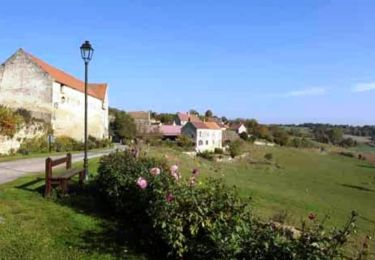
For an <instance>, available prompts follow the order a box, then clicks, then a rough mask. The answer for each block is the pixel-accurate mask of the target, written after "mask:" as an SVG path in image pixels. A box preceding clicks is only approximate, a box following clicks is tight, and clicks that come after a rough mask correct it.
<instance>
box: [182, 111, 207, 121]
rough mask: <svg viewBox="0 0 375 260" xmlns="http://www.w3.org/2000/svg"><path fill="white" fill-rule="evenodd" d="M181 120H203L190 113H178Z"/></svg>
mask: <svg viewBox="0 0 375 260" xmlns="http://www.w3.org/2000/svg"><path fill="white" fill-rule="evenodd" d="M177 116H178V118H179V119H180V121H186V122H187V121H190V122H202V121H201V120H200V119H199V117H198V116H196V115H193V114H189V113H177Z"/></svg>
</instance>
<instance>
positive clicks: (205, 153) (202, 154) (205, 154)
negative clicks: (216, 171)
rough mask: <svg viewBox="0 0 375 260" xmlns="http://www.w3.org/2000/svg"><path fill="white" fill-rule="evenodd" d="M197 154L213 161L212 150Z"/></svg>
mask: <svg viewBox="0 0 375 260" xmlns="http://www.w3.org/2000/svg"><path fill="white" fill-rule="evenodd" d="M197 156H199V157H202V158H204V159H206V160H209V161H213V159H214V157H215V156H214V154H213V153H212V152H209V151H204V152H200V153H197Z"/></svg>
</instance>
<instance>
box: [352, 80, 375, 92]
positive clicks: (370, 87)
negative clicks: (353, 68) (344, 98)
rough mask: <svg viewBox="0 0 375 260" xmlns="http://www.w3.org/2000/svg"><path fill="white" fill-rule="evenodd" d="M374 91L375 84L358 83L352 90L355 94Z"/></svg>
mask: <svg viewBox="0 0 375 260" xmlns="http://www.w3.org/2000/svg"><path fill="white" fill-rule="evenodd" d="M374 90H375V82H370V83H358V84H356V85H355V86H354V87H353V88H352V92H354V93H360V92H366V91H374Z"/></svg>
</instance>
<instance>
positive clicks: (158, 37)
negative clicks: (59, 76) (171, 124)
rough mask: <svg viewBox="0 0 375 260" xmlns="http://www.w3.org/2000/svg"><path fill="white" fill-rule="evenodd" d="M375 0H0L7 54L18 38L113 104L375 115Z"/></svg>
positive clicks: (346, 119) (271, 114)
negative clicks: (103, 90)
mask: <svg viewBox="0 0 375 260" xmlns="http://www.w3.org/2000/svg"><path fill="white" fill-rule="evenodd" d="M374 13H375V1H373V0H352V1H348V0H333V1H330V0H311V1H309V0H306V1H301V0H287V1H280V0H252V1H248V0H243V1H239V0H238V1H237V0H233V1H226V0H190V1H183V0H173V1H172V0H170V1H167V0H153V1H150V0H149V1H140V0H139V1H137V0H132V1H130V0H128V1H125V0H123V1H120V0H118V1H113V0H106V1H104V0H102V1H100V0H96V1H95V0H92V1H80V0H74V1H73V0H65V1H41V0H39V1H38V0H36V1H30V0H28V1H26V0H25V1H17V0H12V1H9V0H2V3H1V9H0V32H1V40H0V60H1V61H3V60H5V59H6V58H7V57H9V56H10V55H11V54H12V53H13V52H15V51H16V50H17V49H18V48H20V47H22V48H24V49H25V50H27V51H29V52H31V53H33V54H34V55H35V56H38V57H40V58H42V59H43V60H45V61H47V62H49V63H51V64H53V65H55V66H56V67H59V68H61V69H63V70H65V71H67V72H69V73H71V74H73V75H75V76H77V77H82V75H83V64H82V61H81V59H80V54H79V46H80V44H81V43H82V42H83V41H84V40H86V39H88V40H90V41H91V42H92V44H93V46H94V48H95V53H94V57H93V61H92V62H91V63H90V81H93V82H107V83H108V84H109V86H110V92H109V98H110V105H111V106H114V107H118V108H122V109H125V110H149V109H151V110H154V111H159V112H167V111H169V112H176V111H187V110H189V109H190V108H194V109H197V110H198V111H201V112H204V111H205V110H206V109H208V108H209V109H212V110H213V111H214V112H215V114H218V115H225V116H227V117H230V118H234V117H248V118H256V119H258V120H259V121H260V122H264V123H301V122H331V123H350V124H375V116H374V111H375V102H374V100H375V99H374V98H375V37H374V35H375V16H374V15H373V14H374Z"/></svg>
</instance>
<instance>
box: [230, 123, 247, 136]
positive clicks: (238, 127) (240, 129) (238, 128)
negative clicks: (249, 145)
mask: <svg viewBox="0 0 375 260" xmlns="http://www.w3.org/2000/svg"><path fill="white" fill-rule="evenodd" d="M230 129H232V130H233V131H236V133H237V134H239V135H240V134H242V133H247V128H246V126H245V125H244V124H242V123H240V124H234V125H232V126H231V127H230Z"/></svg>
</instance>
